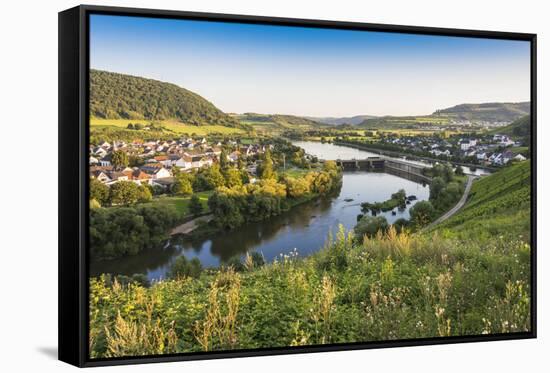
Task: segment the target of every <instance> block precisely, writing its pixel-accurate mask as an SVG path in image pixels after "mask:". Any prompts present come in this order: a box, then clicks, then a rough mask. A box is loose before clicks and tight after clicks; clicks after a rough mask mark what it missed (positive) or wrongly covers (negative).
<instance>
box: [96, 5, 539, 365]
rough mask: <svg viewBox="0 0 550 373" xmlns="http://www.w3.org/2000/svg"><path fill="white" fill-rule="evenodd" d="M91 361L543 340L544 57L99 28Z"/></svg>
mask: <svg viewBox="0 0 550 373" xmlns="http://www.w3.org/2000/svg"><path fill="white" fill-rule="evenodd" d="M89 58H90V60H89V68H90V70H89V103H88V105H89V139H88V140H89V196H88V197H89V207H90V208H89V232H88V234H89V248H88V257H89V263H88V264H89V267H88V275H89V294H88V296H89V298H88V323H89V324H88V351H89V358H90V359H108V358H127V357H135V356H158V355H165V354H188V353H200V352H216V351H236V350H254V349H275V348H290V349H292V348H296V349H300V348H301V347H302V346H319V345H339V344H342V345H345V344H353V343H369V342H385V341H399V340H416V339H426V338H442V339H444V338H447V337H457V336H461V337H464V336H483V335H499V334H508V333H521V332H529V331H531V325H532V324H531V317H532V315H531V302H532V299H531V290H532V287H531V285H532V284H531V282H530V279H531V172H532V169H531V158H532V156H533V153H532V149H531V128H532V126H531V117H530V113H531V104H530V89H531V86H530V66H531V60H530V43H529V42H527V41H518V40H506V39H487V38H470V37H457V36H452V37H451V36H441V35H426V34H413V33H396V32H380V31H365V30H361V31H360V30H345V29H335V28H321V27H298V26H281V25H273V24H252V23H239V22H221V21H208V22H207V21H204V20H203V21H201V20H191V19H176V18H154V17H137V16H123V15H105V14H91V15H90V18H89Z"/></svg>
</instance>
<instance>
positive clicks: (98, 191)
mask: <svg viewBox="0 0 550 373" xmlns="http://www.w3.org/2000/svg"><path fill="white" fill-rule="evenodd" d="M90 199H92V200H95V201H96V202H97V203H99V204H100V205H101V206H104V205H106V204H107V203H109V187H108V186H107V185H105V184H103V183H102V182H101V181H99V180H97V179H94V178H91V179H90Z"/></svg>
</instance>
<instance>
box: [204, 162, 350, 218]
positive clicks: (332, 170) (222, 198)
mask: <svg viewBox="0 0 550 373" xmlns="http://www.w3.org/2000/svg"><path fill="white" fill-rule="evenodd" d="M261 174H262V179H261V180H260V181H259V182H257V183H254V184H246V185H242V186H234V187H230V188H228V187H220V188H218V189H216V191H215V192H214V194H213V195H212V196H210V198H209V199H208V206H209V208H210V210H211V211H212V214H213V216H214V220H213V224H214V225H215V226H216V227H218V228H221V229H233V228H236V227H238V226H240V225H242V224H244V223H247V222H251V221H260V220H264V219H267V218H269V217H271V216H276V215H279V214H280V213H281V212H283V211H286V210H288V209H289V208H290V207H292V206H293V205H294V204H297V203H299V202H301V201H303V199H311V198H313V197H316V196H321V195H327V194H329V193H331V192H332V191H334V190H335V189H337V188H338V187H339V186H340V185H341V172H340V170H339V168H338V167H337V166H336V163H335V162H325V164H324V167H323V170H322V171H318V172H309V173H307V174H306V175H305V176H304V177H303V178H299V179H298V178H293V177H289V176H286V177H284V176H283V177H280V178H279V179H277V175H276V173H274V172H273V171H272V170H271V169H270V167H269V163H266V165H264V168H263V170H262V173H261Z"/></svg>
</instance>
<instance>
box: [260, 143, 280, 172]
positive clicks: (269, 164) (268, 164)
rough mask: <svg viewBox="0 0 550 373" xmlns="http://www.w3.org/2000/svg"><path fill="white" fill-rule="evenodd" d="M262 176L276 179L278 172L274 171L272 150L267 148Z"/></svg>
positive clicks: (263, 160) (263, 159)
mask: <svg viewBox="0 0 550 373" xmlns="http://www.w3.org/2000/svg"><path fill="white" fill-rule="evenodd" d="M261 171H262V172H261V174H260V177H261V178H262V179H276V178H277V174H276V173H275V171H273V159H272V158H271V150H269V149H267V150H266V151H265V153H264V156H263V158H262V168H261Z"/></svg>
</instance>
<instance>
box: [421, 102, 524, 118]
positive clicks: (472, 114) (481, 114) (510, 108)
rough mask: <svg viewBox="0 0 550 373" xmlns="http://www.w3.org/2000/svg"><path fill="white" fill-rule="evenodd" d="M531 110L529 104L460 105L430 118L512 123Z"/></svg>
mask: <svg viewBox="0 0 550 373" xmlns="http://www.w3.org/2000/svg"><path fill="white" fill-rule="evenodd" d="M530 110H531V104H530V102H517V103H509V102H492V103H483V104H461V105H456V106H453V107H450V108H446V109H441V110H436V111H435V112H434V113H433V114H432V116H436V117H438V116H446V117H452V118H456V119H459V120H470V121H487V122H512V121H514V120H516V119H518V118H520V117H522V116H524V115H527V114H529V112H530Z"/></svg>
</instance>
